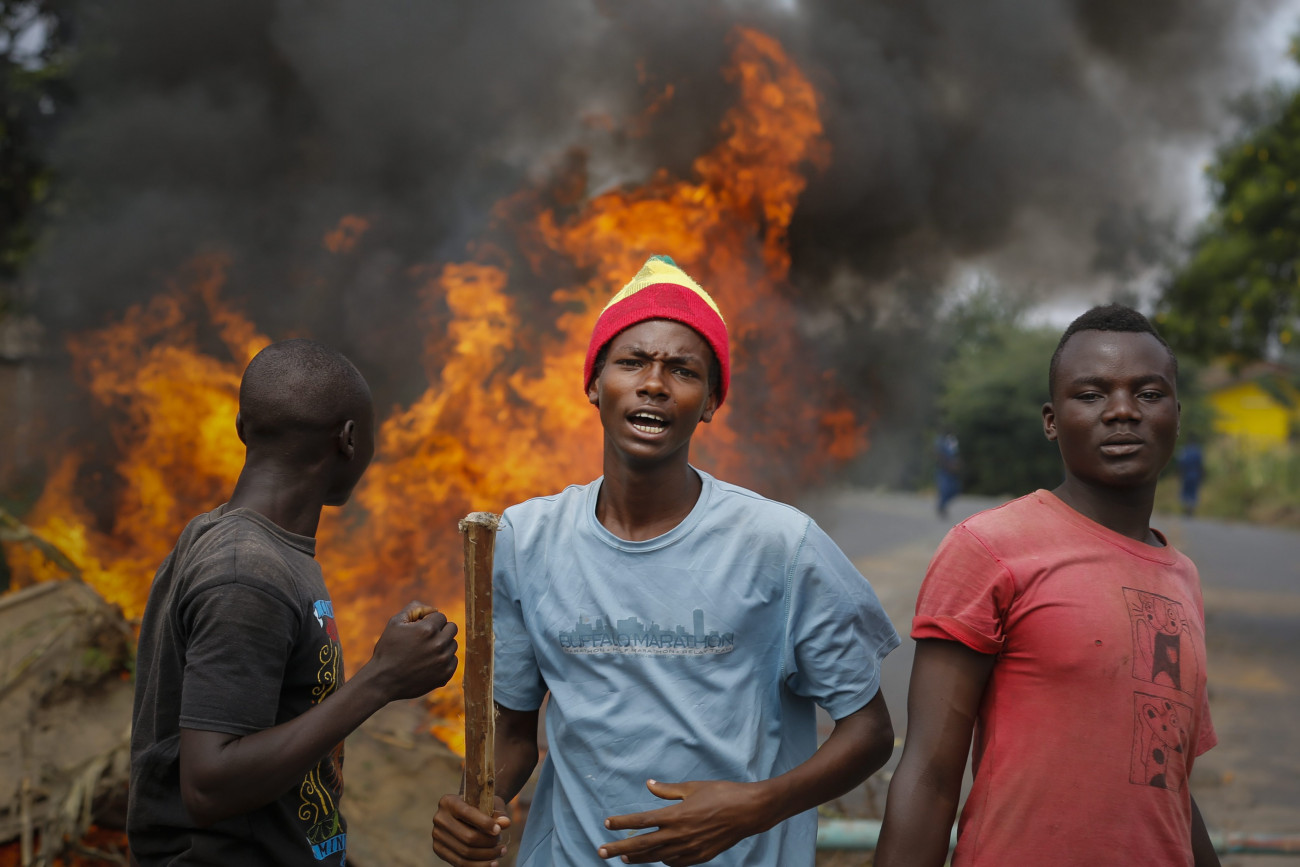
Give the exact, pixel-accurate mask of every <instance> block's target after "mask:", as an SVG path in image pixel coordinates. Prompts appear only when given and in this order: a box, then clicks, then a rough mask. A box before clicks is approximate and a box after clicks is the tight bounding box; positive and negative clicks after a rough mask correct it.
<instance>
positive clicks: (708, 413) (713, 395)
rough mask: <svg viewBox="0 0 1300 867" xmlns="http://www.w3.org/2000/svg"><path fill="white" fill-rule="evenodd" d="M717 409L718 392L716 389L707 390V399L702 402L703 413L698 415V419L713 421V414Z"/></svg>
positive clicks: (706, 422)
mask: <svg viewBox="0 0 1300 867" xmlns="http://www.w3.org/2000/svg"><path fill="white" fill-rule="evenodd" d="M717 411H718V392H717V391H716V390H714V391H711V392H709V399H708V401H707V402H706V403H705V404H704V413H703V414H702V415H701V416H700V421H702V422H704V423H705V424H708V423H709V422H711V421H713V414H714V413H715V412H717Z"/></svg>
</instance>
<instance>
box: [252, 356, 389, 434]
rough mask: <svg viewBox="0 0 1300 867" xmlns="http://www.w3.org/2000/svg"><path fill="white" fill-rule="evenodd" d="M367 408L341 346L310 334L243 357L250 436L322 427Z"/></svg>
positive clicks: (366, 392)
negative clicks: (334, 346)
mask: <svg viewBox="0 0 1300 867" xmlns="http://www.w3.org/2000/svg"><path fill="white" fill-rule="evenodd" d="M367 412H373V406H372V404H371V397H370V387H369V386H368V385H367V384H366V380H365V377H363V376H362V375H361V373H360V371H358V370H357V368H356V366H355V365H353V364H352V362H351V361H349V360H348V359H347V357H346V356H344V355H343V354H342V353H341V352H339V351H338V350H336V349H332V348H331V347H328V346H325V345H324V344H321V343H317V342H316V341H314V340H306V339H301V338H300V339H295V340H285V341H282V342H280V343H272V344H271V345H270V346H267V347H266V348H265V349H263V350H262V351H261V352H259V353H257V355H256V356H254V357H253V360H252V361H250V362H249V363H248V367H247V368H246V369H245V370H244V376H243V379H242V380H241V382H240V384H239V414H240V417H241V418H242V419H243V425H244V432H245V434H246V435H247V436H248V437H250V438H256V439H263V438H268V437H276V436H281V435H284V434H289V433H292V432H301V431H320V430H326V429H329V428H331V427H333V426H334V425H336V424H339V423H341V422H343V421H345V420H347V419H349V418H356V417H357V416H358V414H364V413H367Z"/></svg>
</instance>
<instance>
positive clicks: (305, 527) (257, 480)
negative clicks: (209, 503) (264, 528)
mask: <svg viewBox="0 0 1300 867" xmlns="http://www.w3.org/2000/svg"><path fill="white" fill-rule="evenodd" d="M309 478H310V476H309V475H308V474H307V473H304V472H303V470H301V469H287V468H275V467H269V466H258V467H250V466H249V465H247V464H245V466H244V469H243V470H242V471H241V472H240V474H239V481H237V482H236V483H235V490H234V492H233V493H232V494H231V495H230V502H229V505H230V508H232V509H252V510H253V511H254V512H257V513H258V514H260V515H262V516H263V517H265V518H266V519H267V520H269V521H270V522H271V523H273V524H275V525H276V526H278V527H282V528H283V529H285V530H288V531H289V532H290V533H297V534H298V535H299V536H311V537H312V538H315V537H316V528H317V527H318V526H319V524H320V512H321V508H322V507H323V506H324V498H323V495H322V493H321V492H320V491H318V490H316V489H315V486H311V485H308V484H305V483H304V482H305V480H307V479H309Z"/></svg>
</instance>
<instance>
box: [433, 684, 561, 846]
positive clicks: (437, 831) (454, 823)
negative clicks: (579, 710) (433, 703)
mask: <svg viewBox="0 0 1300 867" xmlns="http://www.w3.org/2000/svg"><path fill="white" fill-rule="evenodd" d="M496 711H497V724H496V754H495V756H496V771H497V778H496V792H497V796H498V798H499V799H500V800H499V803H498V808H497V811H496V812H495V813H494V814H493V815H491V816H488V815H485V814H484V813H482V812H480V811H479V810H478V809H476V808H475V807H472V806H470V805H469V804H467V803H465V800H464V799H463V798H462V797H460V796H459V795H443V796H442V798H440V799H439V800H438V812H437V813H435V814H434V817H433V852H434V854H435V855H437V856H438V857H439V858H441V859H442V860H444V861H446V862H447V863H448V864H451V865H453V867H470V865H474V864H496V863H497V859H498V858H500V857H501V856H502V855H503V854H505V846H504V845H503V844H502V841H501V832H502V831H504V830H505V829H506V828H509V827H510V819H509V817H507V816H506V815H505V802H506V801H510V800H512V799H513V798H514V797H515V795H518V794H519V791H520V790H521V789H522V788H523V787H524V784H525V783H527V782H528V778H529V777H530V776H531V775H532V773H533V768H535V767H537V758H538V750H537V723H538V720H539V719H540V716H541V712H540V711H536V710H531V711H520V710H511V709H510V708H507V707H502V706H501V705H497V706H496Z"/></svg>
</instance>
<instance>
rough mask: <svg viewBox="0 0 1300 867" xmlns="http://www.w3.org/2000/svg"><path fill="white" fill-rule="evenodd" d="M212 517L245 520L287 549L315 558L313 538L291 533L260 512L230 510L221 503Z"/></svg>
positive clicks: (228, 506) (241, 509) (246, 509)
mask: <svg viewBox="0 0 1300 867" xmlns="http://www.w3.org/2000/svg"><path fill="white" fill-rule="evenodd" d="M213 515H214V517H215V518H216V519H217V520H220V519H222V518H247V519H248V520H250V521H252V522H253V523H255V524H257V525H259V526H261V527H263V528H265V529H266V531H267V532H269V533H271V534H272V535H274V536H275V537H276V538H278V539H280V540H281V541H283V542H284V543H285V544H286V545H288V546H289V547H291V548H295V549H297V550H299V551H301V552H303V553H304V554H306V555H307V556H309V557H312V558H315V556H316V540H315V539H314V538H312V537H311V536H302V535H299V534H298V533H291V532H289V531H288V530H286V529H285V528H284V527H281V526H280V525H279V524H277V523H275V521H272V520H271V519H270V518H268V517H266V515H263V514H262V513H261V512H258V511H255V510H253V509H248V508H244V507H240V508H237V509H232V508H230V504H229V503H223V504H222V505H221V506H219V507H218V508H217V509H216V511H215V512H214V513H213Z"/></svg>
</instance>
